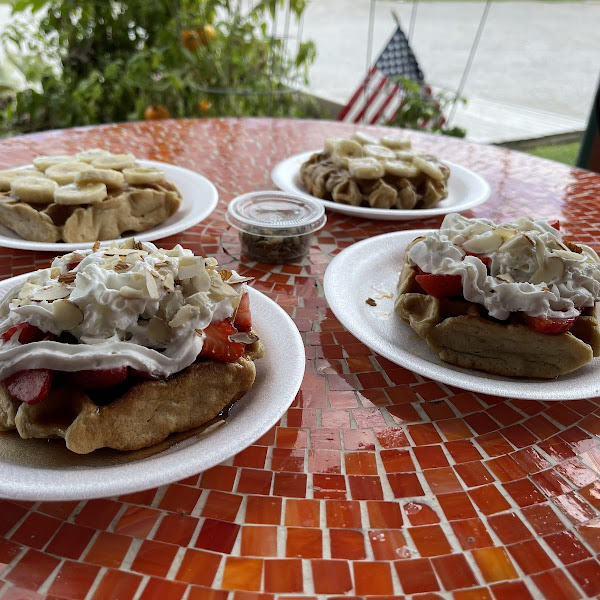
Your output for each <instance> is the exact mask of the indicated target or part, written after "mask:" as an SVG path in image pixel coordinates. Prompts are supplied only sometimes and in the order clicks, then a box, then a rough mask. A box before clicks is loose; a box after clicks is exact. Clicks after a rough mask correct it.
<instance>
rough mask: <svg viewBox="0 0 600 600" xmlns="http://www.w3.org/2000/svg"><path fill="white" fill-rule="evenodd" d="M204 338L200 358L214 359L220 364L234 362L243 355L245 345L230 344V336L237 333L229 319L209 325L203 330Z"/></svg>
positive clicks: (239, 343)
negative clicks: (220, 362)
mask: <svg viewBox="0 0 600 600" xmlns="http://www.w3.org/2000/svg"><path fill="white" fill-rule="evenodd" d="M204 333H205V335H206V338H205V339H204V344H203V346H202V351H201V352H200V356H201V357H204V358H214V359H215V360H220V361H222V362H234V361H236V360H237V359H238V358H240V357H241V356H242V354H244V349H245V344H242V343H241V342H232V341H231V340H230V339H229V336H230V335H233V334H234V333H237V329H236V328H235V327H234V326H233V324H232V323H231V321H230V320H229V319H224V320H223V321H220V322H219V323H211V324H210V325H209V326H208V327H207V328H206V329H205V330H204Z"/></svg>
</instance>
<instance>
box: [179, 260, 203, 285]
mask: <svg viewBox="0 0 600 600" xmlns="http://www.w3.org/2000/svg"><path fill="white" fill-rule="evenodd" d="M203 263H204V261H203V260H202V259H201V258H200V257H198V256H184V257H182V258H181V259H180V260H179V267H178V271H177V277H178V279H181V280H184V279H191V278H192V277H196V276H200V275H202V271H203V270H204V264H203Z"/></svg>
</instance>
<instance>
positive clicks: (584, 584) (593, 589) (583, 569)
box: [567, 559, 600, 598]
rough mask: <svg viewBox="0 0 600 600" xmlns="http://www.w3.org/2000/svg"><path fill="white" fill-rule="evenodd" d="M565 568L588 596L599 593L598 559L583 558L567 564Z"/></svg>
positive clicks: (599, 568) (599, 574)
mask: <svg viewBox="0 0 600 600" xmlns="http://www.w3.org/2000/svg"><path fill="white" fill-rule="evenodd" d="M567 570H568V571H569V573H570V574H571V576H572V577H573V579H574V580H575V581H576V582H577V583H578V584H579V586H580V587H581V589H582V590H583V592H584V594H586V596H587V597H588V598H591V597H593V596H597V595H599V594H600V563H598V560H595V559H588V560H583V561H581V562H578V563H574V564H572V565H569V566H568V567H567Z"/></svg>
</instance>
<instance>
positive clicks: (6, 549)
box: [0, 538, 23, 575]
mask: <svg viewBox="0 0 600 600" xmlns="http://www.w3.org/2000/svg"><path fill="white" fill-rule="evenodd" d="M22 549H23V547H22V546H21V545H19V544H16V543H15V542H10V541H8V540H6V539H3V538H0V575H1V574H2V571H4V568H5V567H6V566H7V565H9V564H10V563H11V562H12V561H13V559H15V558H16V557H17V556H18V555H19V554H20V553H21V550H22Z"/></svg>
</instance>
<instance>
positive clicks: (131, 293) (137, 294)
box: [119, 285, 144, 298]
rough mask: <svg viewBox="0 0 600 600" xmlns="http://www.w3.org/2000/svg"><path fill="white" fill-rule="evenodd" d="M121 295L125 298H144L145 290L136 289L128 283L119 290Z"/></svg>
mask: <svg viewBox="0 0 600 600" xmlns="http://www.w3.org/2000/svg"><path fill="white" fill-rule="evenodd" d="M119 295H120V296H123V298H143V297H144V292H142V290H136V289H135V288H132V287H129V286H128V285H124V286H123V287H122V288H121V289H120V290H119Z"/></svg>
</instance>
